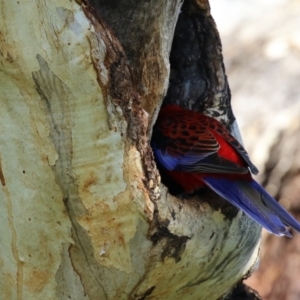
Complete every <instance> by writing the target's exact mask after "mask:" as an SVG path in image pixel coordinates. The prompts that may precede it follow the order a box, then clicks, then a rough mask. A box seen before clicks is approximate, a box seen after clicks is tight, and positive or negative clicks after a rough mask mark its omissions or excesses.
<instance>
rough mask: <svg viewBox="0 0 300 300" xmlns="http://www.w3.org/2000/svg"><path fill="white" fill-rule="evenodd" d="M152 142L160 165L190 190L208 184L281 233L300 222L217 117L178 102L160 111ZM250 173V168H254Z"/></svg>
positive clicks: (298, 228)
mask: <svg viewBox="0 0 300 300" xmlns="http://www.w3.org/2000/svg"><path fill="white" fill-rule="evenodd" d="M151 145H152V148H153V152H154V155H155V158H156V161H157V163H158V165H159V167H160V168H161V169H162V170H163V172H165V173H166V174H167V175H168V176H169V177H170V178H172V179H173V180H174V181H175V182H176V183H177V184H179V185H180V186H181V187H182V188H183V189H184V190H185V192H187V193H190V192H193V191H195V190H197V189H199V188H200V187H202V186H203V185H205V186H208V187H209V188H211V189H212V190H213V191H215V192H216V193H217V194H219V195H220V196H222V197H223V198H224V199H226V200H227V201H229V202H230V203H232V204H233V205H235V206H237V207H238V208H240V209H242V210H243V211H244V212H245V213H246V214H248V215H249V216H250V217H251V218H253V219H254V220H255V221H257V222H258V223H259V224H261V225H262V226H264V227H265V228H266V229H267V230H269V231H270V232H272V233H275V234H277V235H287V236H290V234H289V233H288V231H287V230H286V226H291V227H293V228H295V229H296V230H298V231H300V224H299V223H298V222H297V221H296V220H295V219H294V218H293V217H292V216H290V215H289V214H288V212H286V211H285V210H284V208H283V207H282V206H280V205H279V204H278V203H277V202H276V201H275V200H274V199H273V198H272V197H271V196H270V195H269V194H268V193H267V192H266V191H265V190H264V189H263V188H262V187H261V186H260V185H259V184H258V183H257V182H256V181H255V180H253V178H252V176H251V172H252V173H253V174H257V173H258V170H257V168H256V167H255V166H254V165H253V164H252V162H251V161H250V159H249V156H248V154H247V152H246V151H245V149H244V148H243V146H242V145H241V144H240V143H239V142H238V141H237V140H236V139H235V138H234V137H233V136H232V135H231V133H230V132H229V131H228V130H227V129H226V127H225V126H224V125H222V124H221V123H220V122H219V121H217V120H216V119H214V118H211V117H208V116H205V115H203V114H201V113H199V112H194V111H190V110H185V109H183V108H181V107H179V106H176V105H168V106H165V107H163V108H162V109H161V111H160V113H159V116H158V119H157V122H156V124H155V126H154V130H153V136H152V141H151ZM250 171H251V172H250Z"/></svg>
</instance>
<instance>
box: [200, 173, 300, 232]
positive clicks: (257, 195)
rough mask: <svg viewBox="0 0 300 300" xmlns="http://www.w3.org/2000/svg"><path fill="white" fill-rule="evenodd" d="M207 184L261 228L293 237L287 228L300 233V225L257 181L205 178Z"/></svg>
mask: <svg viewBox="0 0 300 300" xmlns="http://www.w3.org/2000/svg"><path fill="white" fill-rule="evenodd" d="M203 180H204V181H205V183H206V184H207V185H208V186H209V187H210V188H211V189H212V190H214V191H215V192H216V193H217V194H219V195H220V196H221V197H223V198H224V199H226V200H227V201H229V202H230V203H231V204H233V205H235V206H237V207H238V208H240V209H242V210H243V211H244V212H245V213H246V214H247V215H249V216H250V217H251V218H253V219H254V220H255V221H257V222H258V223H259V224H260V225H261V226H263V227H264V228H266V229H267V230H268V231H270V232H271V233H274V234H276V235H286V236H288V237H291V234H290V233H289V232H288V230H287V228H286V226H290V227H292V228H294V229H295V230H297V231H299V232H300V224H299V222H298V221H297V220H296V219H294V218H293V217H292V216H291V215H290V214H289V213H288V212H287V211H286V210H285V209H284V208H283V207H282V206H281V205H280V204H279V203H278V202H277V201H276V200H275V199H274V198H273V197H272V196H271V195H269V194H268V193H267V192H266V191H265V190H264V189H263V188H262V187H261V186H260V185H259V184H258V183H257V182H256V181H255V180H252V181H247V180H235V181H233V180H229V179H223V178H213V177H205V178H203Z"/></svg>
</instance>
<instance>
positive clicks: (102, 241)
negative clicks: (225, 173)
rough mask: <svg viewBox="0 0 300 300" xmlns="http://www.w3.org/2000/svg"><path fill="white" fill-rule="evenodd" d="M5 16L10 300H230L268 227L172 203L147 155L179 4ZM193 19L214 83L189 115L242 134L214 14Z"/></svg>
mask: <svg viewBox="0 0 300 300" xmlns="http://www.w3.org/2000/svg"><path fill="white" fill-rule="evenodd" d="M0 3H1V12H2V14H1V19H0V20H1V21H0V24H1V26H0V28H1V29H0V59H1V69H0V70H1V72H0V86H1V111H0V114H1V117H0V122H1V126H0V128H1V135H0V138H1V143H0V167H1V168H0V181H1V190H0V193H1V196H0V199H1V200H0V205H1V212H2V218H1V227H0V230H1V234H0V244H1V254H0V265H1V271H0V276H1V279H0V290H1V294H2V295H3V296H2V297H3V299H101V300H102V299H147V298H149V299H172V300H176V299H191V300H193V299H197V300H198V299H218V298H219V297H222V296H223V295H226V294H228V293H229V292H230V291H231V289H232V287H233V286H234V285H235V284H237V283H238V282H239V281H240V280H241V278H243V277H244V275H245V274H249V273H250V272H251V269H252V267H253V266H254V265H255V263H256V261H257V256H258V250H259V239H260V228H259V226H257V225H256V224H255V223H254V222H253V221H252V220H250V219H248V218H247V217H246V216H244V215H243V214H242V213H241V212H238V213H237V214H236V211H235V212H234V214H233V215H232V212H231V213H230V216H231V217H229V215H228V214H226V211H228V208H226V207H225V208H224V207H223V206H221V208H222V209H221V210H220V209H219V207H220V206H218V207H217V206H216V205H208V204H207V202H208V201H211V202H212V203H215V202H214V200H213V198H214V197H215V196H212V195H210V194H208V195H203V196H202V198H201V199H200V200H201V201H200V200H199V198H194V199H189V200H188V201H187V200H182V199H177V198H175V197H173V196H171V195H170V194H168V193H167V189H166V188H165V187H164V186H163V185H161V184H160V177H159V174H158V171H157V170H156V166H155V162H154V160H153V156H152V151H151V149H150V147H149V143H148V140H149V136H150V134H151V127H152V125H153V122H154V120H155V115H156V113H157V110H158V109H159V105H160V104H161V102H162V100H163V98H164V96H165V95H166V92H167V87H168V82H169V73H170V67H169V54H170V51H171V46H172V40H173V35H174V30H175V25H176V22H177V19H178V16H179V12H180V9H181V5H182V4H181V1H180V0H175V1H174V0H158V1H146V0H145V1H133V0H115V1H107V0H99V1H95V0H91V1H89V0H86V1H82V2H80V3H77V2H75V1H62V0H60V1H58V0H54V1H44V0H37V1H28V0H24V1H14V2H11V1H8V0H0ZM182 9H183V12H184V13H183V14H182V15H184V16H186V17H187V20H182V21H181V22H183V23H181V24H183V25H187V24H190V21H191V20H194V19H195V20H196V21H195V22H194V21H192V23H193V24H194V25H195V24H196V25H199V26H198V27H197V26H196V27H195V26H194V25H193V26H194V27H193V28H194V29H195V28H197V30H196V31H195V32H194V33H195V34H196V36H195V39H196V40H197V39H198V38H199V41H200V42H199V51H202V52H201V53H203V55H202V56H200V57H197V58H196V60H197V61H198V62H200V61H201V70H203V68H205V70H206V71H205V72H203V74H202V73H201V72H200V73H199V74H200V75H199V77H201V76H206V77H205V80H204V83H205V84H204V85H203V88H202V92H201V93H202V94H201V95H202V96H203V99H204V100H203V101H202V102H201V103H198V102H197V103H196V102H191V101H189V99H186V100H185V102H184V103H185V104H186V105H187V106H188V105H194V107H195V106H196V107H198V108H199V110H206V111H207V112H208V113H210V114H211V115H213V116H215V117H218V118H219V119H220V120H222V121H223V122H224V124H227V125H228V127H229V128H232V130H234V129H236V125H235V123H234V117H233V115H232V112H231V108H230V92H229V88H228V84H227V80H226V76H225V73H224V68H223V63H222V55H221V46H220V42H219V37H218V34H217V31H216V28H215V25H214V22H213V20H212V18H211V16H210V10H209V5H208V3H207V2H206V1H199V0H195V1H193V0H186V2H185V4H184V6H183V8H182ZM185 22H187V23H185ZM183 28H184V27H183ZM179 29H180V28H179ZM194 29H193V30H194ZM183 32H184V30H183ZM188 32H192V31H189V30H188ZM180 34H182V31H180V30H179V31H178V35H176V32H175V37H176V36H177V37H178V36H179V41H180ZM200 37H201V39H200ZM192 40H193V39H192ZM192 40H189V39H188V41H187V43H186V44H185V43H179V45H177V46H176V47H177V48H176V49H177V50H178V51H179V52H177V50H176V49H175V50H174V51H175V52H173V53H179V54H180V55H183V56H184V55H186V52H185V51H186V50H184V51H183V52H181V50H182V49H186V48H185V46H187V45H191V41H192ZM193 51H196V52H197V51H198V50H197V49H194V50H193ZM176 63H177V61H176V59H175V64H176ZM178 66H179V65H177V66H172V72H173V73H171V75H172V74H174V72H175V69H176V68H177V67H178ZM202 67H203V68H202ZM177 74H178V73H177ZM197 74H198V73H197ZM174 76H175V75H174ZM176 76H177V75H176ZM176 76H175V77H176ZM180 76H181V75H180ZM172 78H173V79H174V77H172ZM201 78H202V77H201ZM196 79H197V80H199V78H198V77H197V78H196ZM173 83H174V82H173ZM173 83H172V84H170V88H171V87H172V86H173ZM175 98H176V97H175ZM180 98H181V96H180V97H179V99H180ZM167 99H169V100H168V101H173V100H174V98H173V97H171V96H170V94H169V93H168V97H167ZM170 99H171V100H170ZM174 101H175V100H174ZM176 101H177V100H176ZM215 201H216V203H217V202H218V199H216V200H215ZM229 210H230V209H229ZM224 213H225V215H226V217H225V216H224Z"/></svg>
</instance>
